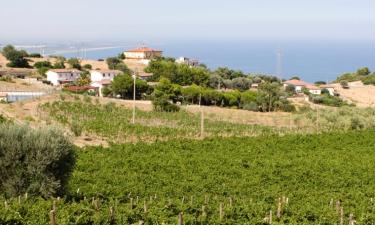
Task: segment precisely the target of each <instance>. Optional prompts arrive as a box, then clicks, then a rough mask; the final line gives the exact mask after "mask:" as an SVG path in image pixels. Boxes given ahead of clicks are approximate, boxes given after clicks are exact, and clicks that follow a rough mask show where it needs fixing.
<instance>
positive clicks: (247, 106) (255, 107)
mask: <svg viewBox="0 0 375 225" xmlns="http://www.w3.org/2000/svg"><path fill="white" fill-rule="evenodd" d="M242 108H243V109H245V110H249V111H254V112H257V111H258V110H259V107H258V104H257V103H256V102H249V103H246V104H244V105H243V106H242Z"/></svg>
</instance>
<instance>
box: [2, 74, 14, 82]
mask: <svg viewBox="0 0 375 225" xmlns="http://www.w3.org/2000/svg"><path fill="white" fill-rule="evenodd" d="M0 81H4V82H8V83H15V81H14V80H13V78H12V77H11V76H3V77H0Z"/></svg>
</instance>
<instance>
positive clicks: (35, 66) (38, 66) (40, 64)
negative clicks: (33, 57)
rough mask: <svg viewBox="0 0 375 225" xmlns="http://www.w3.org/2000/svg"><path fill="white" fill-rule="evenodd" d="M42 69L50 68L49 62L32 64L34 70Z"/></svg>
mask: <svg viewBox="0 0 375 225" xmlns="http://www.w3.org/2000/svg"><path fill="white" fill-rule="evenodd" d="M42 67H46V68H52V64H51V62H49V61H40V62H36V63H35V64H34V68H36V69H40V68H42Z"/></svg>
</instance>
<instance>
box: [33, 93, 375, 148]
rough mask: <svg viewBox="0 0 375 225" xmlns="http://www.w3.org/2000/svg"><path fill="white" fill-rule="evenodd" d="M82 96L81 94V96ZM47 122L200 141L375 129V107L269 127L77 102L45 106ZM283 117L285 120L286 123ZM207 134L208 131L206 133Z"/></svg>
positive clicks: (112, 134)
mask: <svg viewBox="0 0 375 225" xmlns="http://www.w3.org/2000/svg"><path fill="white" fill-rule="evenodd" d="M76 97H77V96H76ZM39 114H40V117H42V120H44V121H45V120H47V121H49V122H50V120H54V121H57V122H58V123H60V124H62V125H64V126H66V127H67V128H69V129H70V130H74V128H79V129H80V130H83V131H84V132H86V133H93V134H95V135H97V136H98V137H99V138H103V139H105V140H108V141H109V142H111V143H135V142H147V143H153V142H155V141H167V140H175V139H200V138H202V136H203V137H254V136H259V135H264V134H277V135H281V136H282V135H285V134H293V133H294V134H295V133H305V134H307V133H323V132H332V131H349V130H358V129H367V128H373V127H375V119H374V118H375V117H374V116H375V110H374V109H372V108H363V109H361V108H354V107H342V108H327V109H319V110H313V109H306V110H301V111H299V112H296V113H290V114H289V116H288V115H287V116H285V115H283V116H281V115H279V119H278V120H279V121H280V122H281V120H284V121H283V123H280V124H277V119H276V118H273V119H274V121H273V122H272V123H269V124H261V123H259V124H257V123H244V122H241V121H237V122H236V121H225V120H220V119H218V118H220V116H214V115H210V114H208V113H205V114H204V120H203V121H204V128H203V129H202V126H201V125H202V120H201V119H202V118H201V113H191V112H188V111H187V110H181V111H180V112H175V113H168V112H155V111H143V110H138V109H137V110H136V118H135V123H134V124H133V123H132V110H131V109H128V108H125V107H122V106H118V105H116V104H115V103H106V104H101V103H99V102H94V101H93V99H91V98H89V97H86V98H84V99H80V98H76V99H74V100H57V101H53V102H48V103H45V104H42V105H40V107H39ZM280 118H282V119H280ZM202 130H203V132H202Z"/></svg>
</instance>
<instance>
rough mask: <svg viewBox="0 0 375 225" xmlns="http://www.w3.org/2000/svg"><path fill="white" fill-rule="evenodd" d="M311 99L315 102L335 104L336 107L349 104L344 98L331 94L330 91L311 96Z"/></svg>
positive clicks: (328, 104)
mask: <svg viewBox="0 0 375 225" xmlns="http://www.w3.org/2000/svg"><path fill="white" fill-rule="evenodd" d="M310 100H311V101H312V102H313V103H315V104H322V105H327V106H334V107H342V106H347V105H348V104H347V103H346V102H345V101H344V100H342V99H341V98H340V97H337V96H331V95H330V94H329V92H328V94H327V93H326V94H324V93H323V94H322V95H319V96H312V95H311V96H310Z"/></svg>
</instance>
